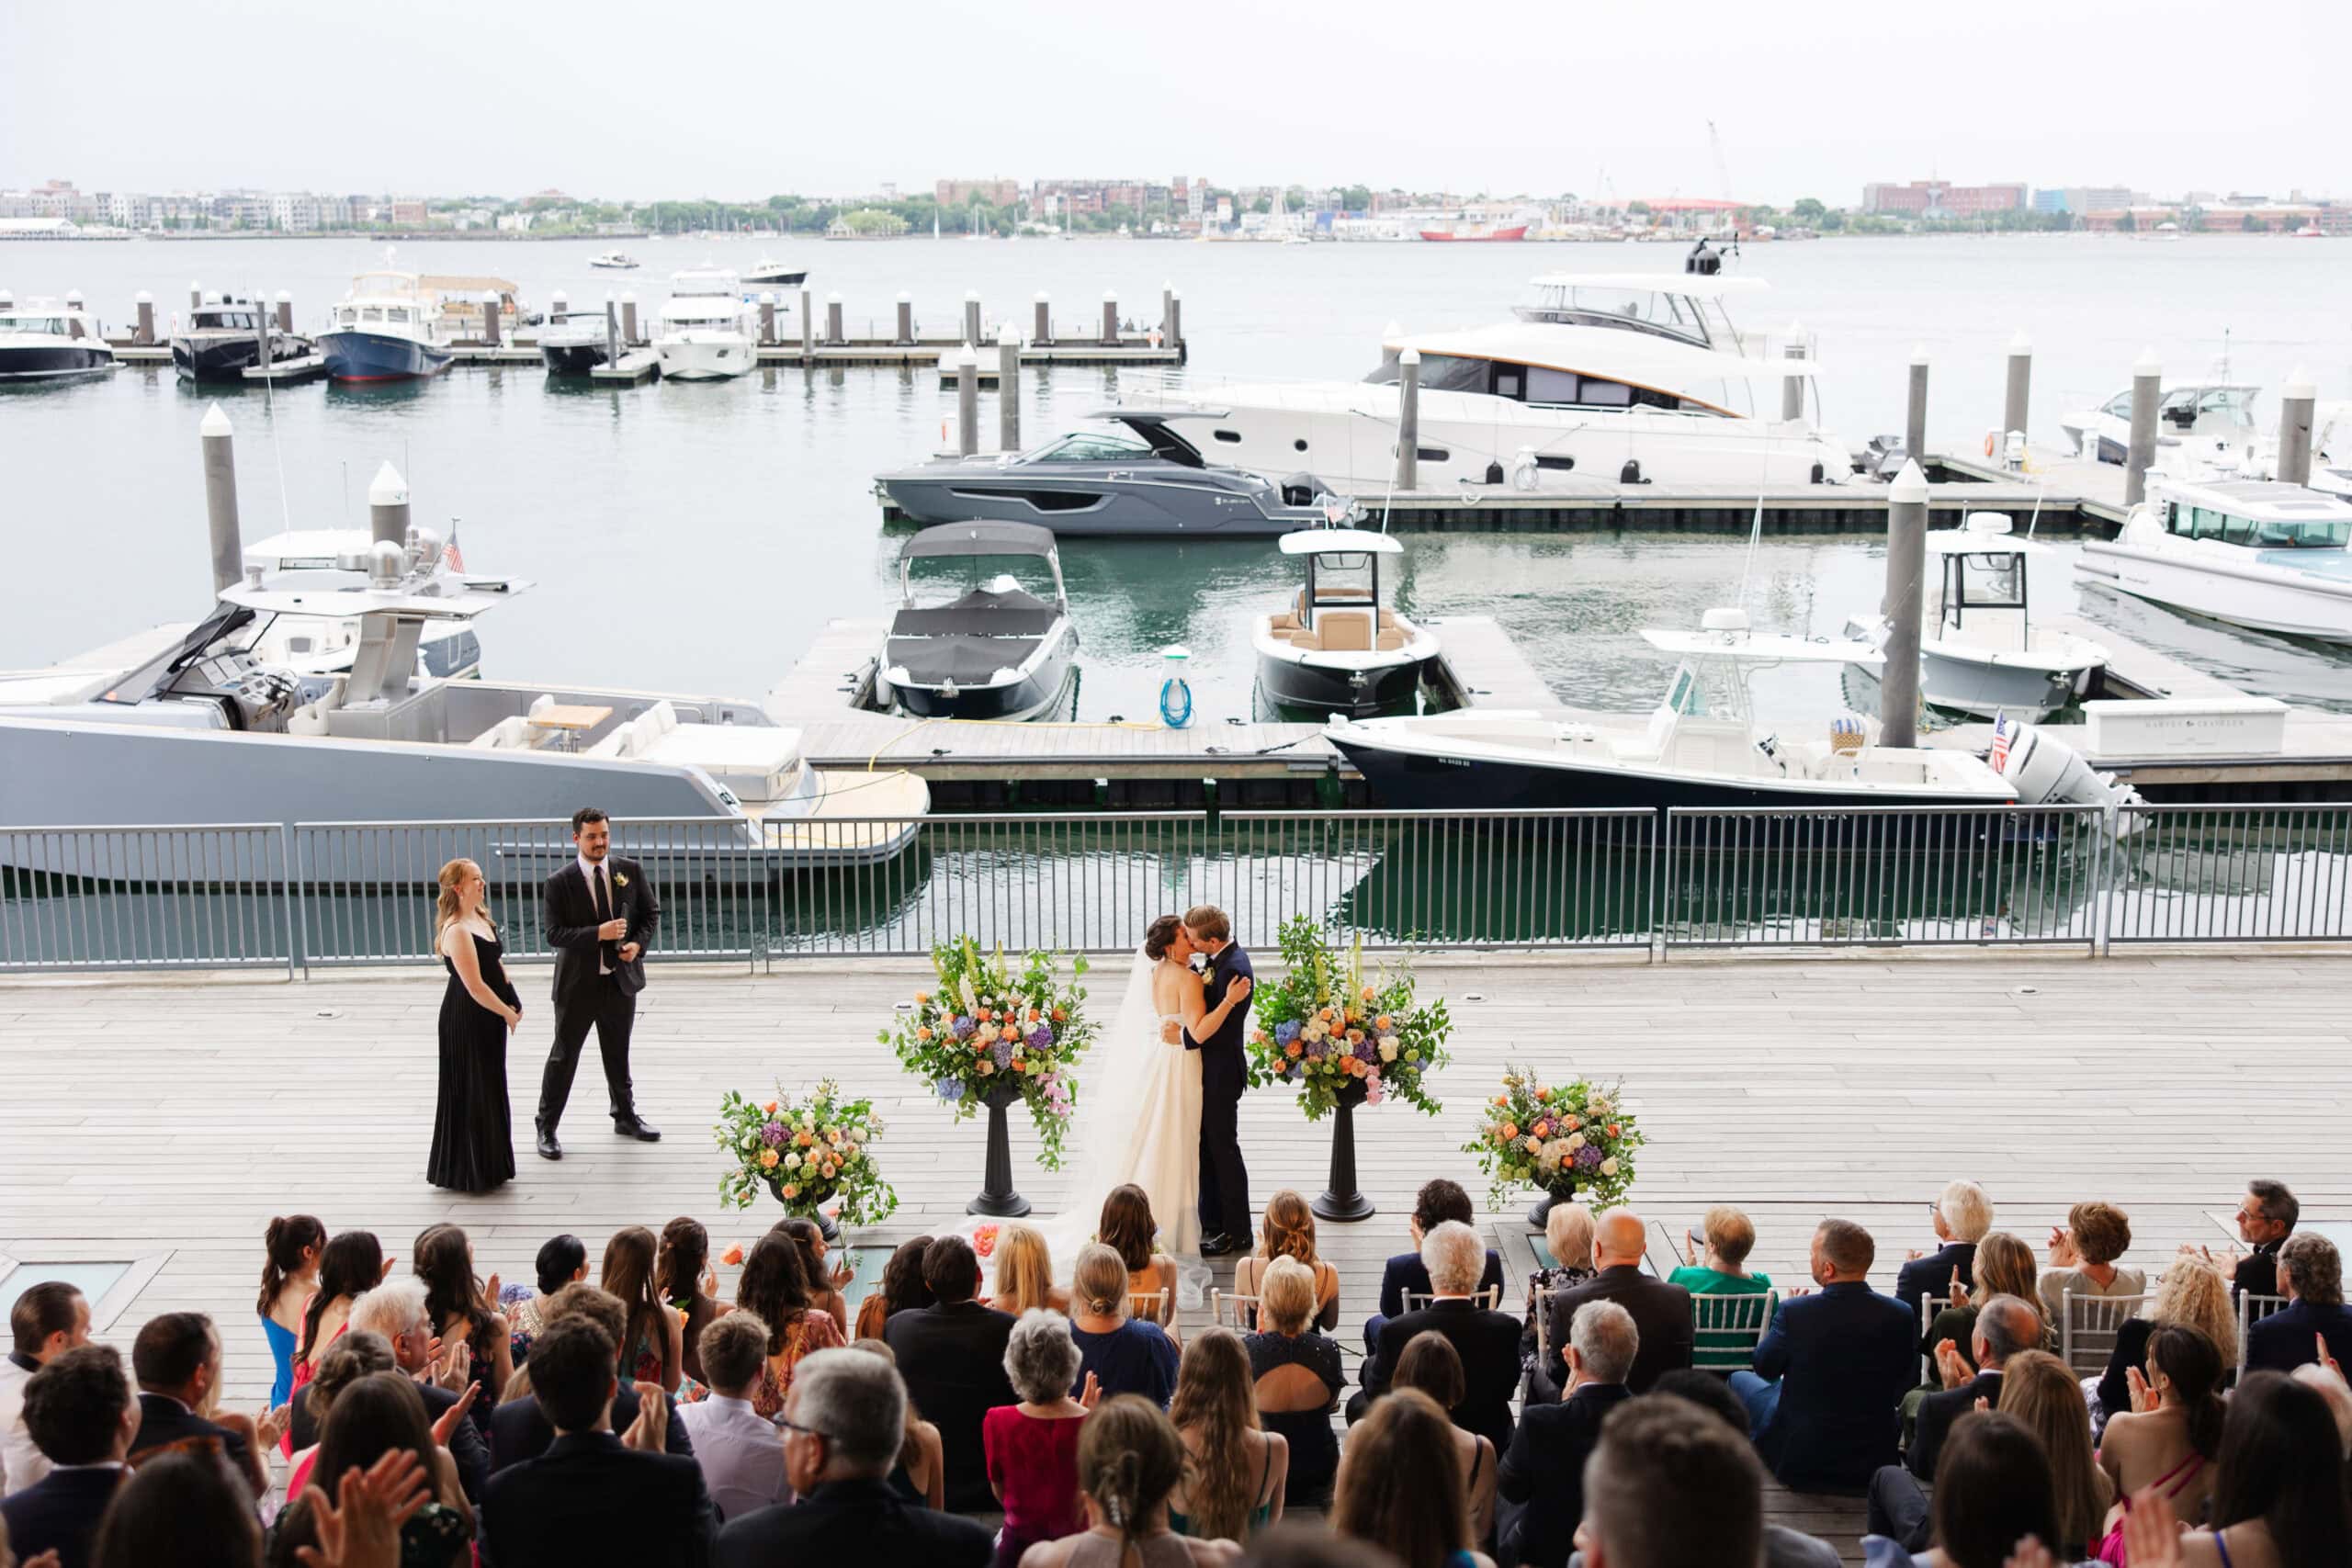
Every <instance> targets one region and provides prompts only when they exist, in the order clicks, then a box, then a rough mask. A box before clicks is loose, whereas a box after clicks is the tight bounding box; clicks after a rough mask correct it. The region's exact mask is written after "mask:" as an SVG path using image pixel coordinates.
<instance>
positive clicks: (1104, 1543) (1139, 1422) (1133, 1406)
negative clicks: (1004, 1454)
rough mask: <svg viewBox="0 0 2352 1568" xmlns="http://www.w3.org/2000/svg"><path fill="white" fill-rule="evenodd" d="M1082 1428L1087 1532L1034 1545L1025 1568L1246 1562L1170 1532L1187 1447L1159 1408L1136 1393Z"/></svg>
mask: <svg viewBox="0 0 2352 1568" xmlns="http://www.w3.org/2000/svg"><path fill="white" fill-rule="evenodd" d="M1080 1427H1081V1429H1080V1434H1079V1439H1078V1485H1079V1496H1080V1501H1081V1502H1082V1503H1083V1504H1084V1505H1085V1508H1086V1521H1085V1529H1084V1533H1082V1534H1078V1535H1069V1536H1064V1537H1063V1538H1062V1539H1061V1540H1050V1541H1046V1542H1044V1543H1042V1544H1040V1545H1037V1546H1033V1547H1031V1548H1030V1549H1029V1551H1028V1554H1027V1555H1026V1556H1024V1557H1023V1559H1022V1560H1021V1562H1022V1568H1124V1565H1125V1564H1126V1563H1128V1562H1134V1563H1136V1564H1138V1565H1139V1568H1225V1565H1226V1564H1228V1563H1231V1562H1238V1560H1239V1559H1240V1555H1241V1552H1240V1549H1239V1548H1238V1546H1236V1545H1235V1544H1234V1543H1233V1542H1231V1541H1229V1540H1194V1539H1192V1538H1190V1537H1187V1536H1182V1535H1178V1534H1177V1533H1176V1532H1175V1531H1174V1530H1173V1529H1170V1525H1169V1519H1168V1500H1169V1498H1170V1496H1172V1495H1174V1493H1175V1490H1176V1486H1177V1483H1179V1482H1181V1481H1182V1479H1183V1475H1184V1447H1183V1444H1182V1441H1181V1440H1180V1439H1179V1438H1178V1437H1177V1436H1176V1428H1175V1427H1173V1426H1172V1425H1170V1422H1169V1419H1168V1417H1167V1416H1164V1415H1162V1414H1161V1413H1160V1412H1159V1409H1158V1408H1157V1407H1156V1406H1154V1405H1153V1404H1150V1403H1149V1402H1148V1401H1147V1400H1142V1399H1137V1398H1136V1397H1135V1396H1134V1395H1132V1394H1126V1395H1122V1396H1120V1397H1118V1398H1115V1399H1106V1400H1104V1401H1103V1405H1102V1408H1100V1409H1098V1410H1097V1411H1095V1413H1094V1414H1093V1415H1091V1416H1088V1417H1087V1418H1086V1420H1085V1421H1084V1422H1082V1423H1081V1424H1080ZM1358 1568H1362V1565H1361V1562H1360V1561H1359V1563H1358Z"/></svg>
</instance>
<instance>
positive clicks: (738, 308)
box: [653, 266, 760, 381]
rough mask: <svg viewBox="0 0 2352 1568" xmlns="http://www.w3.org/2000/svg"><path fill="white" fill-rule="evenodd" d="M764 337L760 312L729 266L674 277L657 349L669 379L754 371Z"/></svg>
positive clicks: (657, 329)
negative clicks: (746, 297) (761, 329)
mask: <svg viewBox="0 0 2352 1568" xmlns="http://www.w3.org/2000/svg"><path fill="white" fill-rule="evenodd" d="M759 341H760V326H759V311H758V309H757V307H755V306H753V305H752V304H751V303H749V302H748V301H747V300H745V299H744V298H743V290H742V286H741V280H740V279H738V278H737V277H736V276H735V274H734V272H733V271H731V270H730V269H729V268H727V267H714V266H706V267H690V268H688V269H687V270H686V271H684V272H676V273H672V274H671V275H670V297H669V298H668V299H664V300H663V301H662V315H661V320H660V323H659V324H658V325H657V326H656V327H655V328H654V330H653V352H654V355H655V356H656V357H658V358H659V359H660V360H661V362H662V379H664V380H668V381H721V380H725V379H727V378H729V377H734V376H741V375H742V374H744V373H745V372H746V371H748V370H750V369H751V368H752V362H753V360H754V359H755V358H756V357H757V354H758V344H759Z"/></svg>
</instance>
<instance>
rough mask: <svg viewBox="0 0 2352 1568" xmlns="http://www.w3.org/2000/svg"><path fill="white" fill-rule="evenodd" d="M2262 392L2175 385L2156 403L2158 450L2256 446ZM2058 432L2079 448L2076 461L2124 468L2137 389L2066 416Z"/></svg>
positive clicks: (2226, 382)
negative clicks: (2257, 411)
mask: <svg viewBox="0 0 2352 1568" xmlns="http://www.w3.org/2000/svg"><path fill="white" fill-rule="evenodd" d="M2261 391H2262V389H2261V388H2259V387H2257V386H2254V385H2251V384H2250V383H2247V382H2245V381H2233V380H2230V379H2228V378H2226V377H2216V378H2209V379H2207V380H2203V381H2188V382H2180V383H2176V384H2175V385H2173V386H2169V387H2166V388H2165V389H2163V390H2162V392H2161V393H2160V394H2159V395H2158V397H2157V400H2156V445H2157V446H2158V447H2160V448H2161V447H2165V446H2180V445H2182V444H2184V443H2192V444H2194V445H2195V446H2197V447H2199V449H2211V448H2212V447H2215V446H2222V447H2240V446H2251V445H2253V444H2254V443H2255V442H2256V439H2257V437H2258V435H2259V434H2260V433H2259V431H2258V430H2257V428H2256V423H2255V416H2254V400H2255V399H2256V397H2258V396H2259V395H2260V394H2261ZM2058 428H2059V429H2061V430H2063V431H2064V432H2065V433H2066V438H2067V439H2068V440H2070V441H2072V442H2073V443H2074V444H2075V456H2076V457H2091V458H2095V459H2097V460H2098V461H2099V462H2102V463H2120V462H2122V461H2123V460H2124V459H2125V457H2128V456H2129V455H2130V453H2131V388H2130V387H2128V386H2127V387H2125V388H2124V389H2122V390H2121V391H2119V392H2117V393H2116V394H2115V395H2114V396H2112V397H2110V398H2109V399H2108V400H2106V401H2104V402H2102V403H2100V404H2098V406H2097V407H2096V408H2086V409H2075V410H2070V411H2069V412H2066V413H2064V414H2061V415H2060V416H2059V419H2058Z"/></svg>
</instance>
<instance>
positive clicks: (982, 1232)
mask: <svg viewBox="0 0 2352 1568" xmlns="http://www.w3.org/2000/svg"><path fill="white" fill-rule="evenodd" d="M972 1250H973V1251H974V1252H976V1253H978V1254H979V1255H980V1256H981V1257H982V1258H987V1257H989V1256H990V1255H991V1254H993V1253H994V1252H995V1251H996V1226H994V1225H981V1226H978V1228H977V1229H975V1230H974V1231H973V1232H972Z"/></svg>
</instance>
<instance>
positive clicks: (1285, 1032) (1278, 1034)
mask: <svg viewBox="0 0 2352 1568" xmlns="http://www.w3.org/2000/svg"><path fill="white" fill-rule="evenodd" d="M1297 1038H1298V1023H1297V1021H1296V1020H1293V1021H1290V1022H1288V1023H1278V1024H1276V1025H1274V1043H1275V1044H1277V1045H1287V1044H1289V1043H1291V1042H1292V1041H1294V1040H1295V1039H1297Z"/></svg>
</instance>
